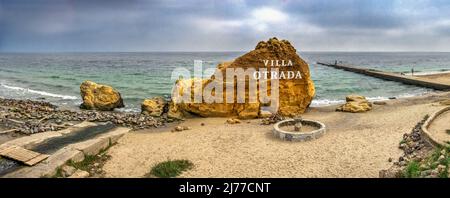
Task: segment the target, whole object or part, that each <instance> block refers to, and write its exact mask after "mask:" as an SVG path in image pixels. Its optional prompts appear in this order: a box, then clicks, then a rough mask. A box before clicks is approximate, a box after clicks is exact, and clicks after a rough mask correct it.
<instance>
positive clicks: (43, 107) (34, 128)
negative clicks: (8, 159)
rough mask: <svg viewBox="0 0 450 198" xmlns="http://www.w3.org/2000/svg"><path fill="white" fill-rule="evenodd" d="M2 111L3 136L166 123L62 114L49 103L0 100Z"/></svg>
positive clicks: (84, 113)
mask: <svg viewBox="0 0 450 198" xmlns="http://www.w3.org/2000/svg"><path fill="white" fill-rule="evenodd" d="M0 107H2V108H0V112H1V113H0V114H1V115H2V116H1V117H0V124H1V125H2V126H3V127H5V128H6V131H2V133H12V132H19V133H23V134H33V133H39V132H45V131H57V130H61V129H65V128H67V127H69V126H72V125H73V123H71V122H82V121H90V122H112V123H114V124H116V125H119V126H123V127H129V128H133V129H145V128H154V127H159V126H161V125H163V124H164V123H165V122H166V121H165V119H163V118H155V117H152V116H149V115H144V114H140V113H124V112H110V111H93V110H83V111H71V110H60V109H58V107H57V106H54V105H52V104H50V103H47V102H42V101H31V100H14V99H0Z"/></svg>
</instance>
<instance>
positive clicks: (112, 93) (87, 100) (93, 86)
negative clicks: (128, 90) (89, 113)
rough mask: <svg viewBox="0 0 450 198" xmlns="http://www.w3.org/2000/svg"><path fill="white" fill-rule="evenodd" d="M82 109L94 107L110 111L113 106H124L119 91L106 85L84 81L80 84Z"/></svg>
mask: <svg viewBox="0 0 450 198" xmlns="http://www.w3.org/2000/svg"><path fill="white" fill-rule="evenodd" d="M80 92H81V98H82V99H83V103H82V104H81V106H80V107H81V108H83V109H96V110H101V111H111V110H114V108H122V107H124V104H123V100H122V97H121V96H120V93H119V92H118V91H116V90H115V89H113V88H112V87H110V86H108V85H101V84H97V83H95V82H92V81H84V82H83V83H82V84H81V86H80Z"/></svg>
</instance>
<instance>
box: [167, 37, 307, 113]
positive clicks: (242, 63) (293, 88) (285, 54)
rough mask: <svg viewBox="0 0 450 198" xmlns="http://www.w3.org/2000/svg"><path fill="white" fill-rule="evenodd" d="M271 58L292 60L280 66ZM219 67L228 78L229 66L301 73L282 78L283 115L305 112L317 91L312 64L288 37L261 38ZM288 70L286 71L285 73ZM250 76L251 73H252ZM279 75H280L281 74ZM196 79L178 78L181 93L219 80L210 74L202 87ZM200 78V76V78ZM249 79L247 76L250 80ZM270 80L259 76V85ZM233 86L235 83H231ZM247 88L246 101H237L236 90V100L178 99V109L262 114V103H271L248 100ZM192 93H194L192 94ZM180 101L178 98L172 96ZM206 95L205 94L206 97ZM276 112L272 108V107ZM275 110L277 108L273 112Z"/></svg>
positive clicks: (279, 100)
mask: <svg viewBox="0 0 450 198" xmlns="http://www.w3.org/2000/svg"><path fill="white" fill-rule="evenodd" d="M264 60H268V61H269V64H268V65H266V64H265V63H267V62H264ZM271 60H279V64H280V62H281V61H284V63H285V64H287V63H289V62H291V65H290V66H280V65H273V64H271V62H270V61H271ZM217 68H218V69H219V70H220V72H222V75H223V77H224V78H226V69H227V68H233V69H238V68H242V69H249V68H254V69H255V70H256V71H261V69H267V70H268V71H272V70H273V71H275V69H278V70H279V71H280V73H281V72H290V71H293V72H295V73H297V71H298V72H299V73H300V74H301V78H295V79H280V80H279V98H278V99H277V102H278V104H279V108H278V111H277V113H278V114H280V115H283V116H296V115H299V114H302V113H303V112H304V111H305V110H306V108H307V107H308V106H309V105H310V103H311V101H312V99H313V97H314V94H315V89H314V83H313V81H312V80H311V77H310V72H309V66H308V64H307V63H306V62H305V61H304V60H302V59H301V58H300V57H299V55H298V54H297V51H296V49H295V48H294V47H293V46H292V45H291V44H290V43H289V41H286V40H278V39H277V38H272V39H269V41H267V42H264V41H261V42H259V43H258V45H257V46H256V47H255V50H253V51H250V52H249V53H247V54H244V55H243V56H241V57H238V58H237V59H236V60H234V61H233V62H226V63H222V64H219V65H218V66H217ZM285 74H286V73H285ZM249 77H250V76H249ZM278 78H279V76H278ZM195 80H196V79H184V80H178V81H177V83H178V89H177V88H175V89H174V90H178V91H179V92H180V93H182V94H181V95H183V94H185V93H183V92H186V89H187V88H188V87H191V93H194V91H195V90H196V89H197V91H202V90H204V88H205V87H206V86H207V85H209V84H210V83H212V82H218V81H217V79H215V78H214V77H211V78H210V79H203V80H201V84H202V87H198V86H194V81H195ZM197 80H198V79H197ZM248 81H249V79H246V82H247V84H248ZM266 81H270V77H269V79H268V80H267V79H266V80H264V79H263V78H260V79H259V80H258V85H260V84H261V83H266ZM219 83H224V84H227V83H233V84H234V86H235V89H236V87H237V86H236V83H235V82H219ZM231 86H233V85H231ZM225 87H226V86H224V90H223V92H224V96H223V97H224V101H225V98H226V96H227V95H230V94H231V93H230V90H226V89H225ZM267 89H268V92H269V93H270V91H271V86H270V85H269V86H268V88H267ZM245 92H246V96H247V100H246V102H245V103H238V102H237V100H236V98H237V97H236V92H235V93H234V103H225V102H222V103H211V104H208V103H205V102H202V103H192V102H191V103H181V104H180V103H177V104H176V106H177V108H178V109H180V110H182V111H185V112H189V113H193V114H197V115H200V116H204V117H212V116H219V117H228V116H238V117H239V118H241V119H248V118H256V117H260V116H261V109H262V108H261V107H262V106H267V105H268V104H262V103H261V102H260V101H259V100H258V101H257V102H253V103H250V102H249V101H248V94H249V87H248V85H247V86H246V87H245ZM256 92H257V93H256V94H257V96H258V98H260V97H261V93H260V92H261V90H260V89H257V91H256ZM192 95H193V94H192ZM172 99H173V100H174V101H177V100H178V99H179V98H176V97H175V98H172ZM203 99H204V98H203ZM272 112H273V111H272ZM273 113H275V112H273Z"/></svg>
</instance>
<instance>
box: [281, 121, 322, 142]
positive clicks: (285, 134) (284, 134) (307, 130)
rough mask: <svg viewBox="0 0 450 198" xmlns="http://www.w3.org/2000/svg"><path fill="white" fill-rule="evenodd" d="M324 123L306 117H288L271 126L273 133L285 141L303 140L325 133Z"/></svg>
mask: <svg viewBox="0 0 450 198" xmlns="http://www.w3.org/2000/svg"><path fill="white" fill-rule="evenodd" d="M325 131H326V127H325V124H323V123H321V122H318V121H314V120H307V119H288V120H283V121H280V122H277V123H276V124H275V125H274V126H273V134H274V135H275V136H276V137H278V138H280V139H282V140H286V141H293V142H303V141H309V140H313V139H317V138H319V137H321V136H322V135H323V134H325Z"/></svg>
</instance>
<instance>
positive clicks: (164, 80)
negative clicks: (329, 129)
mask: <svg viewBox="0 0 450 198" xmlns="http://www.w3.org/2000/svg"><path fill="white" fill-rule="evenodd" d="M242 54H244V52H148V53H0V97H4V98H17V99H44V98H45V100H47V101H50V102H53V103H56V104H58V105H68V106H77V105H79V104H80V103H81V98H80V96H79V86H80V84H81V82H83V81H84V80H92V81H95V82H99V83H104V84H108V85H111V86H113V87H115V88H116V89H118V90H119V91H120V92H121V94H122V96H123V97H124V99H125V104H126V106H127V107H126V108H125V109H124V110H125V111H133V110H134V111H135V110H138V108H139V104H140V102H141V101H142V100H143V99H144V98H148V97H152V96H157V95H170V91H171V88H172V85H173V83H174V82H173V81H172V80H171V79H170V77H171V72H172V71H173V69H174V68H176V67H186V68H188V69H193V63H194V60H203V67H204V68H211V67H215V66H216V65H217V64H218V63H220V62H222V61H229V60H233V59H234V58H237V57H238V56H240V55H242ZM300 56H301V57H302V58H304V59H305V60H306V61H307V62H308V63H309V64H310V70H311V75H312V78H313V80H314V83H315V86H316V97H315V99H314V101H313V105H315V106H320V105H327V104H334V103H339V102H342V100H343V99H344V97H345V95H348V94H351V93H358V94H361V95H365V96H367V97H369V98H371V99H386V98H388V97H407V96H413V95H420V94H423V93H426V92H430V91H431V90H429V89H425V88H420V87H415V86H410V85H404V84H401V83H397V82H390V81H384V80H380V79H376V78H372V77H368V76H362V75H359V74H354V73H350V72H345V71H341V70H336V69H333V68H328V67H324V66H320V65H317V64H316V62H334V61H335V60H338V61H342V62H343V63H345V64H350V65H355V66H364V67H370V68H376V69H379V70H385V71H393V72H410V71H411V68H414V70H415V71H416V72H433V71H437V72H442V71H449V70H450V53H419V52H417V53H353V52H352V53H350V52H345V53H343V52H341V53H339V52H300ZM205 75H207V74H205Z"/></svg>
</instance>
